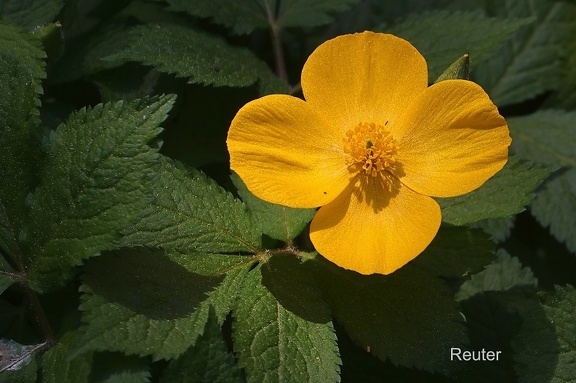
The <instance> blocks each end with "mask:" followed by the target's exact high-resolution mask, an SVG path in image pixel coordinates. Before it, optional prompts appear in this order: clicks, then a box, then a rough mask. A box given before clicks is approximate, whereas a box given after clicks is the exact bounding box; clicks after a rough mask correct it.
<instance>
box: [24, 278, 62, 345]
mask: <svg viewBox="0 0 576 383" xmlns="http://www.w3.org/2000/svg"><path fill="white" fill-rule="evenodd" d="M24 290H25V291H26V297H27V298H28V302H29V303H30V308H31V309H32V312H33V313H34V317H35V318H36V324H37V325H38V327H39V329H40V333H41V334H42V338H43V339H44V343H45V344H46V347H47V348H48V347H50V346H52V345H53V344H54V343H55V338H54V333H53V332H52V328H51V327H50V324H49V323H48V318H47V317H46V313H45V312H44V309H43V308H42V305H41V304H40V300H39V299H38V295H37V294H36V292H35V291H33V290H32V289H31V288H30V287H29V286H26V285H25V286H24Z"/></svg>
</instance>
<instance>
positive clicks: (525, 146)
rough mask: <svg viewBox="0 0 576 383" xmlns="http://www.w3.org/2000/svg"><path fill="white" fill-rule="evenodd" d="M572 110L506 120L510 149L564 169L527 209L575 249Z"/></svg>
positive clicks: (575, 163)
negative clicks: (510, 136) (510, 137)
mask: <svg viewBox="0 0 576 383" xmlns="http://www.w3.org/2000/svg"><path fill="white" fill-rule="evenodd" d="M575 121H576V112H564V111H559V110H544V111H539V112H536V113H533V114H531V115H528V116H523V117H513V118H510V119H509V120H508V123H509V126H510V131H511V133H512V137H513V141H512V148H513V149H514V151H516V152H517V153H518V154H519V155H520V156H522V157H523V158H526V159H529V160H531V161H537V162H541V163H544V164H547V165H550V166H555V167H558V166H561V167H565V168H567V169H568V170H566V171H561V172H560V173H558V174H555V175H554V176H553V177H551V178H550V179H549V180H548V181H547V182H546V183H545V184H544V186H543V187H542V188H541V189H540V191H539V192H538V194H537V195H536V199H535V200H534V202H533V203H532V205H531V206H530V211H531V213H532V214H533V215H534V217H535V218H536V219H537V220H538V222H540V224H542V225H543V226H545V227H547V226H549V227H550V232H551V233H552V234H553V235H554V236H555V237H556V238H558V240H560V241H561V242H564V243H565V244H566V245H567V247H568V249H569V250H570V251H573V252H576V238H575V237H574V233H573V229H572V228H573V227H575V226H574V225H575V224H576V218H575V217H576V203H575V202H574V193H575V192H576V170H575V168H576V129H575V126H574V122H575Z"/></svg>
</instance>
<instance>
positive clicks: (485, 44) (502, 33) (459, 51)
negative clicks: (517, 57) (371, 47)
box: [379, 11, 532, 82]
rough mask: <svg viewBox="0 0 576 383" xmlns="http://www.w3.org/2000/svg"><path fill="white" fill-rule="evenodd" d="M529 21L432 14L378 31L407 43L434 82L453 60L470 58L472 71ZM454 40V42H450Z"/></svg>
mask: <svg viewBox="0 0 576 383" xmlns="http://www.w3.org/2000/svg"><path fill="white" fill-rule="evenodd" d="M531 21H532V19H531V18H524V19H518V18H517V16H516V17H514V18H506V19H496V18H489V17H486V16H484V15H483V14H482V13H480V12H455V13H449V12H446V11H433V12H427V13H424V14H421V15H413V16H409V17H408V18H407V19H406V20H404V21H402V22H401V23H399V24H396V25H393V26H392V27H391V28H384V27H380V28H379V29H381V30H383V31H385V32H387V33H392V34H395V35H397V36H399V37H402V38H404V39H406V40H408V41H410V42H411V43H412V44H413V45H414V46H415V47H416V48H417V49H418V50H419V51H420V53H422V55H423V56H424V57H425V58H426V61H427V63H428V72H429V79H430V81H431V82H432V81H434V80H435V79H436V78H438V76H440V74H441V73H442V72H443V71H444V70H445V69H446V68H447V67H448V66H449V65H450V64H452V63H453V62H454V61H455V60H456V59H458V58H459V57H462V55H464V54H466V53H467V54H469V55H470V61H471V62H472V71H473V72H474V71H476V70H477V71H480V70H483V69H482V68H483V67H482V66H480V65H479V64H480V63H482V62H485V60H486V59H487V58H488V57H489V55H490V54H491V53H492V52H493V51H494V50H495V49H496V48H497V47H498V46H499V45H500V44H502V43H503V42H504V41H506V40H508V39H509V38H510V36H512V34H513V33H514V32H515V31H516V30H517V29H519V28H520V27H522V26H524V25H526V24H529V23H530V22H531ZM454 36H458V38H454Z"/></svg>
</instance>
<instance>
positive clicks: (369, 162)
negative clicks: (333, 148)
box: [344, 122, 398, 177]
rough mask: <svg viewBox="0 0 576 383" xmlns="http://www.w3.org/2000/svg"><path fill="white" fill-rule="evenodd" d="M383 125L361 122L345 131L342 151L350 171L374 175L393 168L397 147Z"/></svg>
mask: <svg viewBox="0 0 576 383" xmlns="http://www.w3.org/2000/svg"><path fill="white" fill-rule="evenodd" d="M385 125H386V124H384V125H380V124H376V123H373V122H370V123H365V122H362V123H360V124H358V125H356V126H355V127H354V128H352V129H350V130H349V131H348V132H346V137H344V152H345V153H346V154H348V158H347V159H346V164H347V165H348V166H349V168H350V169H351V170H352V171H358V172H363V173H365V174H366V175H370V176H372V177H376V176H378V175H379V173H380V172H382V171H391V170H393V169H394V165H395V164H396V159H395V158H394V155H395V154H396V150H397V149H398V147H397V146H396V143H395V141H394V138H393V137H392V134H391V133H390V132H389V131H388V130H386V129H385Z"/></svg>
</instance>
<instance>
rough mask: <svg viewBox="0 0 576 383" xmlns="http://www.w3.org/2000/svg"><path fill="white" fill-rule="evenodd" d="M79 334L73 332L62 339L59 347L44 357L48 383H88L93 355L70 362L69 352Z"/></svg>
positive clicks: (86, 355) (83, 356)
mask: <svg viewBox="0 0 576 383" xmlns="http://www.w3.org/2000/svg"><path fill="white" fill-rule="evenodd" d="M77 337H78V333H77V332H75V331H71V332H68V333H66V334H65V335H63V336H62V337H60V340H59V342H58V345H56V346H55V347H53V348H51V349H50V350H48V351H47V352H46V354H45V355H44V358H45V360H44V363H43V364H42V365H43V368H44V371H43V372H44V379H43V382H46V383H85V382H86V383H88V382H89V380H88V376H89V374H90V366H91V364H92V354H91V353H89V354H84V355H82V356H81V357H79V358H74V359H73V360H72V361H71V362H68V352H69V351H70V349H71V347H72V345H73V344H74V342H75V341H76V340H77Z"/></svg>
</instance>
